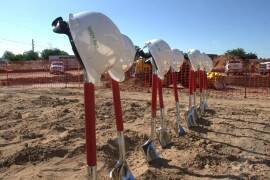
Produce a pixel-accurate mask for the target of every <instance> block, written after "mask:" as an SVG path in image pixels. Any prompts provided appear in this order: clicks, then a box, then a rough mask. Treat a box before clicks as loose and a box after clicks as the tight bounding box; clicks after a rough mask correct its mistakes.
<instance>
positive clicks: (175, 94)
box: [172, 72, 179, 102]
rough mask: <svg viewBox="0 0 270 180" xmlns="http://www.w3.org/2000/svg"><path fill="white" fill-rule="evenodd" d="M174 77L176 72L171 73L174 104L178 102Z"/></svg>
mask: <svg viewBox="0 0 270 180" xmlns="http://www.w3.org/2000/svg"><path fill="white" fill-rule="evenodd" d="M176 76H177V74H176V72H172V81H173V92H174V99H175V102H179V99H178V92H177V80H176Z"/></svg>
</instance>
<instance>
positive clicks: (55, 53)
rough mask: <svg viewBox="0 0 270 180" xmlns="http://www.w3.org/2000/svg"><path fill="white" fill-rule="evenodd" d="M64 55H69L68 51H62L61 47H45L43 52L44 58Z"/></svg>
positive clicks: (42, 56)
mask: <svg viewBox="0 0 270 180" xmlns="http://www.w3.org/2000/svg"><path fill="white" fill-rule="evenodd" d="M63 55H68V53H67V52H65V51H62V50H60V49H57V48H55V49H44V50H43V51H42V52H41V58H42V59H49V56H63Z"/></svg>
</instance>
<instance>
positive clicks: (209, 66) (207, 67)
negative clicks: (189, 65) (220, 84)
mask: <svg viewBox="0 0 270 180" xmlns="http://www.w3.org/2000/svg"><path fill="white" fill-rule="evenodd" d="M202 56H203V64H204V70H205V71H206V72H211V71H212V69H213V61H212V60H211V58H210V57H209V56H208V55H207V54H205V53H202Z"/></svg>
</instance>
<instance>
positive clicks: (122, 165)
mask: <svg viewBox="0 0 270 180" xmlns="http://www.w3.org/2000/svg"><path fill="white" fill-rule="evenodd" d="M110 178H111V179H114V180H134V179H135V178H134V176H133V175H132V173H131V171H130V170H129V167H128V165H127V163H126V161H117V163H116V164H115V166H114V168H113V169H112V170H111V172H110Z"/></svg>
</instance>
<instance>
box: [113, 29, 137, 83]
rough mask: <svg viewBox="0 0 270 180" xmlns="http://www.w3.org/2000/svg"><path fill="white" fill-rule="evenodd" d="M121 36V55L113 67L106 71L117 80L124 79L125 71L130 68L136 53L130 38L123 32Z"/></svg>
mask: <svg viewBox="0 0 270 180" xmlns="http://www.w3.org/2000/svg"><path fill="white" fill-rule="evenodd" d="M122 38H123V43H124V52H123V57H122V58H121V59H119V60H117V62H116V63H115V64H114V65H113V67H112V68H111V69H110V70H109V71H108V72H109V74H110V76H111V78H113V79H114V80H115V81H117V82H122V81H124V80H125V72H127V71H128V70H129V69H130V68H131V66H132V64H133V62H134V57H135V54H136V50H135V46H134V44H133V42H132V41H131V39H130V38H129V37H128V36H126V35H124V34H122Z"/></svg>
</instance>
